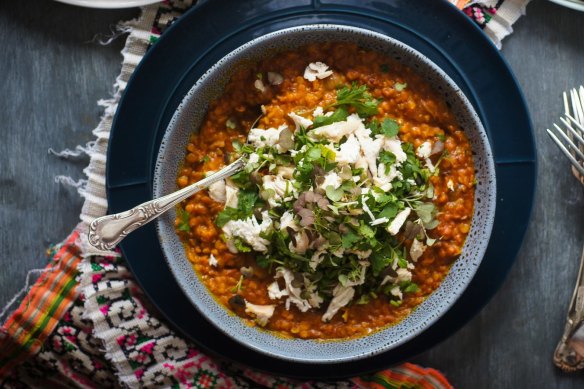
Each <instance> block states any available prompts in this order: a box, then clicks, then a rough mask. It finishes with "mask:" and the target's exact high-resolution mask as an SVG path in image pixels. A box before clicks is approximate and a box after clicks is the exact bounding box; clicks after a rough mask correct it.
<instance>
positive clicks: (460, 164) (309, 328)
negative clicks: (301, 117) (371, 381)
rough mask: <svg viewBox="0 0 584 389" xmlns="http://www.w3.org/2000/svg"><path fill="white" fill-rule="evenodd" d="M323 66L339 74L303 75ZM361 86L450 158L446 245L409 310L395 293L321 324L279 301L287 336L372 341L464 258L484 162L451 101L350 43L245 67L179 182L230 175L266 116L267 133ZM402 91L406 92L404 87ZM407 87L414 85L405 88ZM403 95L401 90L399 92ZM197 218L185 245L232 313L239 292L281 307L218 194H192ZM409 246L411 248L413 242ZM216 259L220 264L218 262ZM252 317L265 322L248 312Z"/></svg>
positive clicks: (417, 141)
mask: <svg viewBox="0 0 584 389" xmlns="http://www.w3.org/2000/svg"><path fill="white" fill-rule="evenodd" d="M316 61H321V62H324V63H326V64H328V65H329V66H331V68H332V69H333V70H334V74H333V75H332V76H330V77H328V78H325V79H323V80H319V79H317V80H315V81H313V82H310V81H307V80H306V79H305V78H303V77H302V74H303V72H304V68H305V67H306V65H307V64H308V63H310V62H316ZM267 72H277V73H279V74H281V75H282V76H283V82H282V83H281V84H279V85H270V84H269V83H268V82H267V81H266V82H265V83H264V86H265V88H264V89H265V90H264V91H263V92H262V91H260V90H259V89H258V88H255V87H253V85H254V82H255V81H256V80H257V75H258V74H267ZM351 82H357V83H358V84H364V85H367V87H368V89H369V92H370V93H371V94H372V95H373V96H374V97H376V98H378V99H380V100H381V102H380V104H379V113H378V115H376V117H377V118H379V119H383V118H386V117H390V118H392V119H394V120H396V121H397V122H398V123H399V124H400V133H399V137H400V139H401V140H402V141H403V142H409V143H412V144H413V145H414V146H415V147H416V148H417V147H418V146H420V145H421V144H422V143H423V142H425V141H427V140H430V141H433V142H435V141H437V140H441V141H443V143H444V149H445V150H446V151H447V154H446V156H445V157H444V158H443V159H442V160H441V162H440V166H439V167H440V173H439V174H438V175H435V176H432V177H431V182H432V184H433V186H434V193H435V197H434V200H433V202H434V204H435V205H436V207H437V208H438V211H439V212H438V214H437V216H436V218H437V219H438V221H439V222H440V223H439V225H438V226H437V227H436V228H435V229H433V230H432V231H430V232H431V236H432V237H434V238H439V239H438V240H437V241H436V243H435V244H434V245H433V246H431V247H428V249H427V250H426V251H425V252H424V253H423V255H422V257H421V258H420V259H419V260H418V262H417V264H416V268H415V270H414V271H413V281H414V282H415V283H416V284H417V285H418V286H419V291H418V292H416V293H409V294H407V295H405V296H404V298H403V303H402V304H401V305H400V306H393V305H391V304H389V303H388V299H387V298H386V297H385V296H380V297H379V298H377V299H373V300H371V301H370V302H369V303H368V304H366V305H357V304H354V305H350V306H347V307H344V308H342V309H341V311H340V314H339V315H336V316H335V317H334V318H333V319H332V320H331V321H330V322H328V323H325V322H323V321H322V320H321V316H322V311H308V312H304V313H302V312H300V311H299V310H298V309H297V308H296V307H294V306H292V307H291V308H290V310H286V309H285V308H284V304H283V302H278V305H277V307H276V310H275V313H274V315H273V317H272V318H271V319H270V321H269V323H268V325H267V326H266V329H268V330H272V331H275V332H277V333H279V334H280V335H282V336H285V337H298V338H306V339H338V338H349V337H358V336H363V335H366V334H368V333H371V332H373V331H377V330H380V329H382V328H385V327H387V326H390V325H393V324H396V323H397V322H399V321H400V320H402V319H403V318H405V317H406V316H407V315H408V314H409V313H410V312H411V311H412V310H413V309H414V308H415V307H416V306H417V305H419V304H420V303H421V302H422V301H423V300H424V299H425V298H426V297H427V296H428V295H430V294H431V293H432V292H433V291H434V290H435V289H436V288H437V287H438V286H439V285H440V283H441V282H442V280H443V279H444V277H445V276H446V275H447V273H448V271H449V269H450V267H451V265H452V264H453V262H454V261H455V260H456V258H457V257H458V256H459V255H460V253H461V249H462V247H463V244H464V241H465V239H466V236H467V234H468V231H469V229H470V223H471V217H472V213H473V203H474V181H475V178H474V165H473V159H472V152H471V147H470V144H469V142H468V140H467V138H466V136H465V134H464V132H463V130H462V129H461V128H460V127H459V125H458V124H457V121H456V117H455V116H454V115H453V114H452V112H451V111H450V109H449V108H448V107H447V105H446V103H445V102H444V101H443V100H442V99H441V98H440V97H439V96H438V94H437V93H436V92H435V91H434V90H432V87H431V86H430V85H429V84H428V83H426V82H425V81H424V80H423V79H422V78H421V77H420V76H419V75H418V74H416V73H415V72H414V70H412V69H410V68H409V67H406V66H404V65H402V64H400V63H398V62H396V61H394V60H392V59H391V58H388V57H387V56H384V55H383V54H381V53H378V52H375V51H370V50H365V49H362V48H360V47H358V46H356V45H354V44H350V43H327V44H318V45H316V44H314V45H309V46H306V47H303V48H301V49H298V50H294V51H288V52H284V53H280V54H277V55H276V56H274V57H272V58H269V59H266V60H263V61H260V62H259V63H257V64H255V65H253V66H247V67H245V68H242V69H239V70H238V71H237V72H236V73H235V74H234V75H233V77H232V78H231V80H230V81H229V83H228V84H227V85H226V87H225V91H224V94H223V95H222V96H221V97H220V98H219V99H217V100H216V101H214V102H212V103H211V105H210V107H209V110H208V113H207V116H206V117H205V119H204V121H203V123H202V126H201V127H200V129H199V132H198V133H194V134H192V135H191V137H190V140H189V143H188V146H187V153H186V157H185V160H184V164H183V167H182V168H181V169H179V174H178V177H177V185H178V187H184V186H186V185H188V184H192V183H194V182H196V181H198V180H200V179H202V178H204V175H205V172H208V171H215V170H218V169H220V168H221V167H222V166H224V165H225V163H226V158H227V156H228V155H229V153H231V152H233V147H232V145H231V142H232V140H234V139H239V140H240V141H245V139H246V134H247V131H248V130H249V128H250V127H251V126H252V124H253V123H254V121H255V120H256V118H257V117H258V116H259V115H260V114H261V113H262V112H261V110H260V107H261V106H263V109H264V112H265V113H264V115H263V116H262V118H261V119H260V121H259V123H258V124H257V125H256V126H257V127H263V128H269V127H278V126H279V125H281V124H289V125H293V123H292V121H291V120H290V118H289V117H288V116H287V115H286V114H287V113H288V112H302V111H305V112H312V110H314V108H316V107H317V106H319V105H320V106H325V105H327V104H331V103H333V102H334V101H335V99H336V90H337V87H338V86H339V85H348V84H350V83H351ZM396 84H399V85H400V87H399V88H396ZM403 85H406V87H403ZM398 89H399V90H398ZM180 207H182V208H183V209H184V210H185V211H186V212H187V213H188V218H189V219H188V225H189V227H190V228H189V229H188V231H187V230H185V229H184V228H181V229H179V228H178V227H179V225H180V223H181V222H182V221H181V220H180V218H177V220H176V227H177V233H178V234H179V235H180V237H181V239H182V241H183V242H184V245H185V250H186V254H187V258H188V259H189V261H190V262H191V263H192V264H193V268H194V270H195V271H196V273H197V274H198V276H199V277H200V279H201V280H202V282H203V283H204V284H205V285H206V286H207V288H208V289H209V291H210V292H211V293H212V294H213V295H214V296H215V297H216V298H217V300H218V301H219V302H220V303H221V304H223V305H224V306H225V307H227V309H229V299H230V298H231V297H232V296H233V295H234V294H235V293H238V294H240V295H241V296H243V297H244V298H245V299H246V300H247V301H249V302H251V303H253V304H259V305H267V304H274V301H273V300H270V298H269V297H268V293H267V291H266V290H267V286H268V285H269V284H270V283H272V282H273V275H272V274H269V273H268V272H267V271H266V270H264V269H262V268H260V267H258V266H257V265H256V264H255V261H254V256H253V254H251V253H238V254H233V253H231V252H230V251H229V250H228V249H227V246H226V244H225V243H224V242H223V241H222V240H221V233H222V231H221V229H220V228H219V227H217V226H216V225H215V223H214V219H215V216H216V215H217V213H218V212H220V211H221V210H223V207H224V204H222V203H218V202H216V201H214V200H212V199H211V198H210V197H209V194H208V192H207V191H202V192H199V193H197V194H196V195H194V196H192V197H191V198H190V199H188V200H186V201H185V202H183V204H181V205H180ZM405 245H406V247H409V246H410V245H411V241H409V240H406V241H405ZM211 254H212V255H213V256H214V257H215V258H216V259H217V261H218V266H217V267H214V266H211V265H210V264H209V256H210V255H211ZM243 266H246V267H247V266H251V267H252V269H253V276H252V277H247V278H244V279H243V281H242V284H241V285H242V287H241V288H240V289H239V290H235V289H234V288H235V287H236V285H238V282H240V277H241V272H240V268H241V267H243ZM243 318H244V320H247V321H248V322H249V324H250V325H256V324H255V322H254V321H253V320H250V319H249V318H248V317H246V316H245V314H243Z"/></svg>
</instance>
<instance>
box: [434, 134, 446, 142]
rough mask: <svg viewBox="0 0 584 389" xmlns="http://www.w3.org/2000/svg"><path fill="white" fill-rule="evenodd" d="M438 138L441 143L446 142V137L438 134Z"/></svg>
mask: <svg viewBox="0 0 584 389" xmlns="http://www.w3.org/2000/svg"><path fill="white" fill-rule="evenodd" d="M436 138H438V139H439V140H440V141H441V142H444V141H445V140H446V135H444V134H438V135H436Z"/></svg>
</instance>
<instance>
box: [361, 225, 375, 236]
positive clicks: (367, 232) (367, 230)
mask: <svg viewBox="0 0 584 389" xmlns="http://www.w3.org/2000/svg"><path fill="white" fill-rule="evenodd" d="M359 234H361V235H363V236H364V237H366V238H367V239H373V238H375V230H374V229H373V228H371V227H369V226H368V225H367V224H365V223H363V221H361V224H360V225H359Z"/></svg>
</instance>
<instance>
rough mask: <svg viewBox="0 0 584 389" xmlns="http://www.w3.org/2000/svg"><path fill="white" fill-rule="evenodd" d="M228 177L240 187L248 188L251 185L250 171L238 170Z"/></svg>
mask: <svg viewBox="0 0 584 389" xmlns="http://www.w3.org/2000/svg"><path fill="white" fill-rule="evenodd" d="M230 178H231V181H233V183H234V184H235V185H237V186H238V187H239V188H242V189H249V188H250V187H251V186H252V185H253V183H252V182H251V180H250V173H249V172H246V171H240V172H239V173H235V174H234V175H232V176H231V177H230Z"/></svg>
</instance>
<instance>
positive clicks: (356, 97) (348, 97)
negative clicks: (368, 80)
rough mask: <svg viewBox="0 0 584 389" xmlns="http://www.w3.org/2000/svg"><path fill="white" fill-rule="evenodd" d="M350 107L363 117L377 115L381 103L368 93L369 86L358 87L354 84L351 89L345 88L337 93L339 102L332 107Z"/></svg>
mask: <svg viewBox="0 0 584 389" xmlns="http://www.w3.org/2000/svg"><path fill="white" fill-rule="evenodd" d="M340 105H350V106H352V107H353V108H355V111H357V113H358V114H359V116H362V117H369V116H373V115H376V114H377V113H378V112H379V111H378V109H377V106H378V105H379V102H378V101H377V100H376V99H375V98H374V97H373V96H371V94H370V93H369V92H368V91H367V85H361V86H357V83H356V82H354V83H353V84H352V85H351V86H350V87H347V86H345V87H343V88H341V89H340V90H339V91H338V92H337V102H336V103H333V104H332V105H331V106H340Z"/></svg>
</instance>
